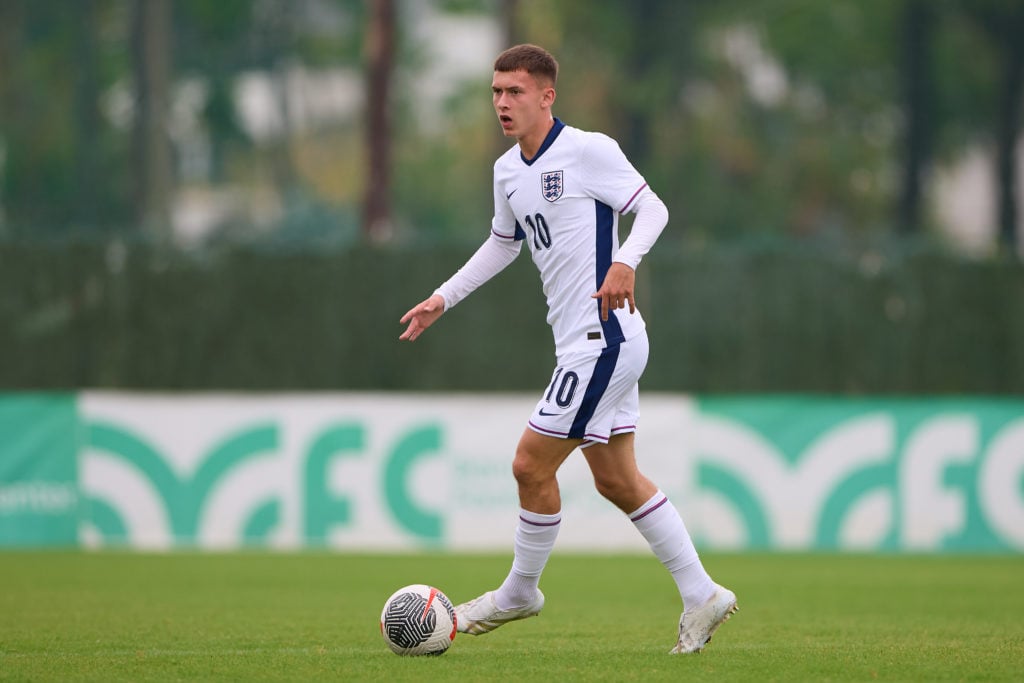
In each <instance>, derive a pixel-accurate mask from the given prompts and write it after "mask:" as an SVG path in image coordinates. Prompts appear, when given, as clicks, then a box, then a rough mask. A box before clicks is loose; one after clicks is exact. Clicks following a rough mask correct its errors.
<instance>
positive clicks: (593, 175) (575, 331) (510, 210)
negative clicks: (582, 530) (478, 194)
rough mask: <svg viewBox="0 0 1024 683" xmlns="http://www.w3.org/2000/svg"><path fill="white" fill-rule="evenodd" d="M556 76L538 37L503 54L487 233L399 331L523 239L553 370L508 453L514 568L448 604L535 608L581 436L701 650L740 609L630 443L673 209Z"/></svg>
mask: <svg viewBox="0 0 1024 683" xmlns="http://www.w3.org/2000/svg"><path fill="white" fill-rule="evenodd" d="M557 77H558V63H557V62H556V61H555V59H554V57H552V56H551V54H549V53H548V52H547V51H546V50H544V49H542V48H540V47H537V46H535V45H517V46H515V47H512V48H509V49H508V50H506V51H505V52H503V53H502V54H501V55H499V56H498V58H497V60H496V61H495V63H494V79H493V81H492V84H491V91H492V93H493V99H494V109H495V112H496V113H497V115H498V122H499V123H500V124H501V129H502V131H504V134H505V136H506V137H511V138H515V140H516V141H517V143H518V144H517V145H515V146H513V147H512V148H511V149H509V150H508V152H506V153H505V154H503V155H502V156H501V157H500V158H499V159H498V160H497V162H496V163H495V164H494V218H493V220H492V223H491V232H490V235H489V236H488V238H487V239H486V241H485V242H484V243H483V245H482V246H481V247H480V248H479V249H478V250H477V251H476V253H475V254H473V256H472V257H470V259H469V260H468V261H467V262H466V264H465V265H464V266H463V267H462V268H460V269H459V270H458V272H456V273H455V274H454V275H453V276H452V277H451V278H450V279H449V280H448V281H446V282H445V283H444V284H442V285H441V286H440V287H438V288H437V290H436V291H435V292H434V293H433V295H432V296H430V297H429V298H428V299H426V300H425V301H423V302H421V303H419V304H417V305H416V306H414V307H413V308H412V309H411V310H409V311H408V312H407V313H406V314H405V315H404V316H402V318H401V320H400V322H401V323H402V324H406V323H407V327H406V329H405V331H404V332H403V333H402V334H401V335H400V337H399V338H400V339H403V340H408V341H414V340H415V339H416V338H417V337H419V336H420V335H421V334H422V333H423V331H424V330H426V329H427V328H428V327H430V326H431V325H432V324H433V323H434V322H435V321H436V320H437V319H438V318H439V317H440V316H441V315H442V314H443V313H444V312H445V311H447V310H448V309H450V308H451V307H452V306H455V305H456V304H458V303H459V302H460V301H462V299H464V298H465V297H466V296H467V295H469V294H470V293H471V292H472V291H473V290H475V289H476V288H477V287H479V286H480V285H482V284H483V283H484V282H486V281H487V280H489V279H490V278H491V277H493V276H494V275H496V274H497V273H499V272H500V271H501V270H503V269H504V268H505V267H506V266H508V265H509V264H510V263H511V262H512V261H513V260H514V259H515V258H516V256H517V255H518V254H519V251H520V248H521V245H522V244H523V242H525V243H526V245H527V247H528V248H529V250H530V253H531V255H532V257H533V261H534V263H535V264H536V265H537V268H538V269H539V270H540V275H541V280H542V282H543V290H544V294H545V296H546V298H547V304H548V316H547V321H548V323H549V324H550V325H551V329H552V331H553V333H554V340H555V355H556V364H557V367H556V368H555V370H554V372H553V373H552V376H551V383H550V384H549V385H548V386H547V387H545V388H544V390H543V392H542V395H541V398H540V400H539V401H538V402H537V405H536V407H535V408H534V411H533V414H532V415H531V416H530V419H529V421H528V423H527V427H526V428H525V429H524V431H523V435H522V437H521V438H520V440H519V445H518V446H517V447H516V453H515V458H514V460H513V462H512V473H513V475H514V477H515V480H516V483H517V485H518V492H519V505H520V511H519V522H518V526H517V528H516V531H515V537H514V543H513V548H514V555H513V561H512V567H511V570H510V571H509V574H508V576H507V577H506V578H505V580H504V582H503V583H502V584H501V586H500V587H499V588H497V589H496V590H493V591H489V592H487V593H484V594H483V595H482V596H480V597H478V598H476V599H475V600H471V601H470V602H467V603H464V604H461V605H459V606H458V607H457V608H456V613H457V615H458V629H459V631H460V632H462V633H469V634H473V635H480V634H483V633H488V632H490V631H493V630H494V629H496V628H498V627H499V626H501V625H502V624H505V623H507V622H510V621H514V620H517V619H524V618H526V617H531V616H534V615H536V614H538V613H540V611H541V608H543V606H544V594H543V593H541V591H540V589H539V587H538V586H539V583H540V576H541V573H542V572H543V570H544V566H545V565H546V563H547V561H548V557H549V556H550V554H551V551H552V549H553V547H554V544H555V539H556V537H557V536H558V529H559V525H560V523H561V499H560V497H559V490H558V481H557V479H556V476H555V475H556V473H557V471H558V468H559V467H560V466H561V464H562V463H563V462H564V461H565V459H566V458H567V457H568V456H569V454H570V453H572V452H573V451H574V450H575V449H576V448H580V449H581V451H582V453H583V456H584V457H585V458H586V461H587V464H588V465H589V467H590V470H591V472H592V473H593V475H594V484H595V486H596V488H597V490H598V492H599V493H600V494H601V495H602V496H604V497H605V498H607V499H608V500H609V501H611V502H612V503H613V504H615V505H616V506H617V507H618V508H619V509H620V510H622V511H623V512H624V513H626V514H627V515H628V516H629V519H630V521H632V522H633V524H634V525H635V526H636V528H637V529H638V530H639V532H640V533H641V534H642V535H643V536H644V538H645V539H646V540H647V541H648V543H649V544H650V546H651V549H652V551H653V552H654V554H655V555H656V556H657V557H658V559H659V560H660V561H661V562H662V564H663V565H664V566H665V568H666V569H668V571H669V572H670V573H671V574H672V577H673V578H674V579H675V582H676V584H677V586H678V588H679V594H680V597H681V598H682V601H683V607H684V609H683V612H682V615H681V617H680V619H679V637H678V639H677V641H676V644H675V646H674V647H673V648H672V650H671V652H672V653H673V654H675V653H681V652H699V651H700V650H701V649H703V647H704V646H705V645H706V644H707V642H708V641H709V640H710V639H711V636H712V634H713V633H714V632H715V629H717V628H718V627H719V626H720V625H721V624H722V623H723V622H724V621H725V620H726V619H728V618H729V616H730V615H731V614H732V613H733V612H735V611H736V609H737V606H736V596H735V594H733V592H732V591H730V590H728V589H727V588H724V587H722V586H720V585H718V584H716V583H715V582H714V581H712V579H711V577H710V576H709V575H708V573H707V572H706V571H705V569H704V567H703V565H702V564H701V561H700V558H699V557H698V554H697V551H696V549H695V548H694V545H693V542H692V541H691V539H690V535H689V533H688V532H687V530H686V526H685V525H684V523H683V520H682V518H681V517H680V515H679V512H678V511H677V510H676V508H675V507H674V506H673V505H672V504H671V503H670V502H669V501H668V499H667V498H666V496H665V494H664V493H662V492H661V491H660V490H659V489H658V487H657V486H655V484H654V483H653V482H651V481H650V480H649V479H648V478H647V477H645V476H644V475H643V474H642V473H641V472H640V470H639V469H638V468H637V464H636V457H635V454H634V449H633V441H634V432H635V430H636V424H637V417H638V414H639V396H638V381H639V379H640V375H641V374H642V373H643V370H644V367H645V365H646V363H647V353H648V345H647V333H646V330H645V326H644V320H643V318H642V317H641V315H640V312H639V311H637V309H636V302H635V300H634V295H633V291H634V280H635V276H634V273H635V270H636V267H637V265H638V264H639V263H640V259H641V258H642V257H643V256H644V255H645V254H646V253H647V251H648V250H649V249H650V248H651V246H652V245H653V244H654V242H655V240H656V239H657V238H658V236H659V235H660V234H661V231H662V229H663V228H664V227H665V225H666V223H667V222H668V211H667V209H666V208H665V205H664V203H662V201H661V199H659V198H658V196H657V195H656V194H655V193H654V191H652V190H651V189H650V188H649V187H648V186H647V183H646V182H645V181H644V179H643V177H642V176H641V175H640V174H639V173H638V172H637V171H636V169H634V168H633V166H632V165H631V164H630V162H629V161H628V160H627V159H626V157H625V155H624V154H623V153H622V151H621V150H620V149H619V146H618V144H617V143H616V142H615V141H614V140H612V139H611V138H609V137H607V136H605V135H602V134H600V133H591V132H585V131H582V130H579V129H577V128H573V127H572V126H568V125H566V124H564V123H563V122H562V121H560V120H559V119H557V118H555V117H554V115H553V113H552V105H553V104H554V102H555V83H556V80H557ZM626 212H635V213H636V217H635V219H634V222H633V227H632V229H631V231H630V234H629V237H628V238H627V239H626V240H625V242H623V244H622V246H621V247H620V246H619V240H618V219H619V215H620V214H624V213H626Z"/></svg>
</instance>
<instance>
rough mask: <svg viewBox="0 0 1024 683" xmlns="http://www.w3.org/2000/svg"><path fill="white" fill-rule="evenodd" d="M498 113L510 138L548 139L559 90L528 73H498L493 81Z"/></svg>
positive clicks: (495, 105)
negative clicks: (552, 106)
mask: <svg viewBox="0 0 1024 683" xmlns="http://www.w3.org/2000/svg"><path fill="white" fill-rule="evenodd" d="M491 91H492V93H493V95H494V111H495V112H496V113H497V114H498V122H499V123H500V124H501V129H502V131H503V132H504V133H505V136H506V137H514V138H516V139H517V140H520V141H524V140H531V139H534V138H537V137H538V136H539V138H540V140H543V139H544V136H545V135H547V131H548V129H549V128H550V124H551V104H552V103H553V102H554V101H555V89H554V88H552V87H551V86H544V85H541V84H539V83H538V82H537V81H536V80H535V79H534V78H533V76H531V75H530V74H528V73H527V72H525V71H495V72H494V80H493V81H492V82H491Z"/></svg>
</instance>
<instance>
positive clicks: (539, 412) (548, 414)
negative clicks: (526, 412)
mask: <svg viewBox="0 0 1024 683" xmlns="http://www.w3.org/2000/svg"><path fill="white" fill-rule="evenodd" d="M538 414H540V415H543V416H544V417H551V416H553V415H563V414H564V413H545V412H544V409H543V408H541V409H540V410H539V411H538Z"/></svg>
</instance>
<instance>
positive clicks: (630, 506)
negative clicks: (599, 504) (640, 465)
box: [594, 470, 657, 514]
mask: <svg viewBox="0 0 1024 683" xmlns="http://www.w3.org/2000/svg"><path fill="white" fill-rule="evenodd" d="M594 488H596V489H597V492H598V493H600V494H601V495H602V496H603V497H604V498H605V499H607V500H608V501H609V502H611V503H612V504H613V505H615V507H617V508H619V509H620V510H622V511H623V512H625V513H626V514H629V513H631V512H633V511H634V510H636V509H637V508H639V507H640V506H641V505H643V504H644V503H645V502H647V500H649V499H650V497H651V496H652V495H654V492H655V491H656V490H657V487H656V486H655V485H654V484H653V483H651V481H650V480H649V479H647V477H645V476H644V475H643V474H641V473H640V472H639V471H635V470H634V471H632V472H617V473H614V474H610V475H609V474H604V473H595V474H594Z"/></svg>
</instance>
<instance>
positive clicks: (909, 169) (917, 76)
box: [897, 0, 934, 235]
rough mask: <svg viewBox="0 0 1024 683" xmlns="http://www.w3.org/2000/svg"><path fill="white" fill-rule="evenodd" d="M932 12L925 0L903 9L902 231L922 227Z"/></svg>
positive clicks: (912, 231) (928, 135)
mask: <svg viewBox="0 0 1024 683" xmlns="http://www.w3.org/2000/svg"><path fill="white" fill-rule="evenodd" d="M933 19H934V14H933V9H932V7H931V4H930V2H928V0H910V2H908V3H907V5H906V8H905V10H904V13H903V26H902V29H903V31H902V38H903V40H902V45H901V48H902V54H903V60H902V70H901V71H902V74H901V75H902V77H903V106H904V114H905V117H906V128H905V131H904V139H903V141H904V151H903V154H904V156H903V188H902V194H901V197H900V209H899V225H898V226H897V230H898V231H899V232H900V233H902V234H904V235H914V234H918V233H919V232H920V230H921V194H922V193H921V188H922V172H923V169H924V165H925V164H926V163H927V161H928V157H929V154H930V147H931V144H930V143H931V126H930V125H929V120H928V119H929V111H930V110H931V91H932V88H931V74H930V72H929V68H928V65H929V63H930V60H929V54H928V53H929V46H930V43H931V34H932V29H933V27H934V21H933Z"/></svg>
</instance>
